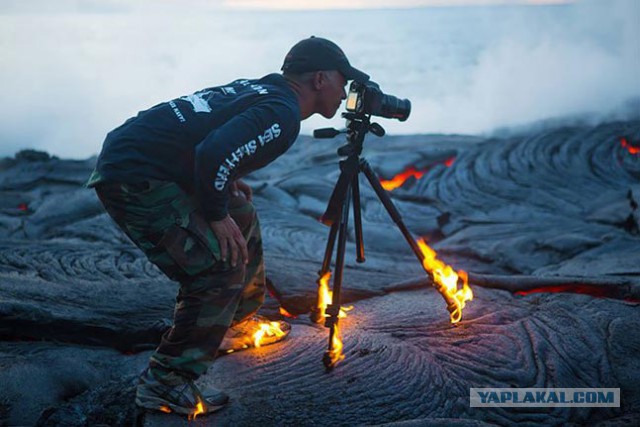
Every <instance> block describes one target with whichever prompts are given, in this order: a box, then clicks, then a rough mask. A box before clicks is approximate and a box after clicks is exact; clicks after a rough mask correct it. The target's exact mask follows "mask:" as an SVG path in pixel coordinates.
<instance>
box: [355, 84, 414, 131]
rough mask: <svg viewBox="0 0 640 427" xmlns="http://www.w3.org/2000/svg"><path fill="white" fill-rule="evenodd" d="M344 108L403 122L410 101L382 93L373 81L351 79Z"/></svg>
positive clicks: (407, 112) (409, 111) (409, 108)
mask: <svg viewBox="0 0 640 427" xmlns="http://www.w3.org/2000/svg"><path fill="white" fill-rule="evenodd" d="M346 108H347V111H349V112H352V113H356V114H370V115H372V116H380V117H384V118H387V119H398V120H400V121H401V122H404V121H405V120H407V119H408V118H409V114H410V113H411V101H409V100H408V99H399V98H396V97H395V96H393V95H387V94H385V93H383V92H382V90H380V86H379V85H378V84H377V83H375V82H372V81H368V82H366V83H358V82H356V81H353V82H351V86H350V87H349V95H348V96H347V107H346Z"/></svg>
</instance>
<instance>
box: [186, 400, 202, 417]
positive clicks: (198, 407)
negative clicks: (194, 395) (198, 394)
mask: <svg viewBox="0 0 640 427" xmlns="http://www.w3.org/2000/svg"><path fill="white" fill-rule="evenodd" d="M204 412H205V411H204V405H203V404H202V401H201V400H200V399H198V403H196V409H195V411H193V412H192V413H191V414H190V415H189V416H188V417H187V418H188V419H189V421H192V420H195V419H196V417H197V416H198V415H200V414H204Z"/></svg>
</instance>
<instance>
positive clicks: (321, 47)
mask: <svg viewBox="0 0 640 427" xmlns="http://www.w3.org/2000/svg"><path fill="white" fill-rule="evenodd" d="M281 70H282V71H284V72H289V73H306V72H308V71H324V70H337V71H339V72H340V73H342V75H343V76H344V78H345V79H347V80H355V81H357V82H360V83H364V82H366V81H368V80H369V75H368V74H366V73H363V72H362V71H360V70H358V69H356V68H353V67H352V66H351V64H349V60H348V59H347V57H346V55H345V54H344V52H343V51H342V49H340V48H339V47H338V45H337V44H335V43H334V42H332V41H330V40H327V39H323V38H321V37H316V36H311V37H309V38H308V39H304V40H301V41H299V42H298V43H296V44H295V45H294V46H293V47H292V48H291V50H290V51H289V53H287V56H286V57H285V58H284V64H282V68H281Z"/></svg>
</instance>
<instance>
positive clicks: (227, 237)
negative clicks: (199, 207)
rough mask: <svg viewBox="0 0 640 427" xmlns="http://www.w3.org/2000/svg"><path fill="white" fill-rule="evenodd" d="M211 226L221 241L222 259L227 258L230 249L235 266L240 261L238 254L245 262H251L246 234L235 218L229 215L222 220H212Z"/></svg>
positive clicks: (232, 263)
mask: <svg viewBox="0 0 640 427" xmlns="http://www.w3.org/2000/svg"><path fill="white" fill-rule="evenodd" d="M211 228H212V229H213V232H214V233H215V235H216V237H217V238H218V242H220V255H222V261H226V260H227V255H228V254H229V249H230V250H231V266H232V267H235V266H236V265H237V263H238V254H240V256H241V259H240V261H242V262H244V263H245V264H247V263H248V262H249V253H248V251H247V242H246V241H245V240H244V236H243V235H242V232H241V231H240V229H239V228H238V225H237V224H236V222H235V221H234V220H233V218H231V217H230V216H229V215H227V216H226V217H225V218H223V219H222V220H220V221H211Z"/></svg>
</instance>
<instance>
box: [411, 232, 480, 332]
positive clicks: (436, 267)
mask: <svg viewBox="0 0 640 427" xmlns="http://www.w3.org/2000/svg"><path fill="white" fill-rule="evenodd" d="M417 243H418V247H419V248H420V251H422V255H423V259H422V266H423V267H424V269H425V270H426V271H427V272H429V273H430V274H431V276H432V278H433V282H434V286H435V287H436V289H437V290H438V292H440V293H441V294H442V296H443V297H444V299H445V300H446V301H447V305H448V307H447V309H448V310H449V313H450V319H451V323H458V322H459V321H460V319H462V309H463V308H464V306H465V304H466V302H467V301H471V300H473V291H472V290H471V288H470V287H469V283H468V281H469V278H468V276H467V273H466V272H465V271H463V270H460V271H458V272H457V273H456V272H455V271H454V270H453V268H451V266H448V265H446V264H445V263H444V262H442V261H440V260H439V259H437V258H436V255H437V253H436V251H434V250H433V249H431V248H430V247H429V245H427V243H426V242H425V241H424V239H419V240H418V241H417ZM458 280H461V281H462V288H461V289H458Z"/></svg>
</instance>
